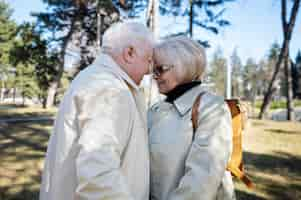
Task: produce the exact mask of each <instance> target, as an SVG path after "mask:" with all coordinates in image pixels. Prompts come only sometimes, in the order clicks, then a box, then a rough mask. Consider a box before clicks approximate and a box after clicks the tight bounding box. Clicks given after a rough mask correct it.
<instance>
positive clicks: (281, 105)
mask: <svg viewBox="0 0 301 200" xmlns="http://www.w3.org/2000/svg"><path fill="white" fill-rule="evenodd" d="M293 102H294V107H301V100H298V99H295V100H294V101H293ZM261 105H262V100H257V101H256V102H255V107H256V108H258V109H260V107H261ZM270 108H271V109H286V100H279V101H272V103H271V107H270Z"/></svg>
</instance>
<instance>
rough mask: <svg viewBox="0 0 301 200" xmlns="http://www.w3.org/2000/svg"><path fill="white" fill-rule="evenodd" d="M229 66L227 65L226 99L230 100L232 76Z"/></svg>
mask: <svg viewBox="0 0 301 200" xmlns="http://www.w3.org/2000/svg"><path fill="white" fill-rule="evenodd" d="M231 68H232V67H231V65H229V64H228V65H227V93H226V98H227V99H231V97H232V94H231V89H232V85H231V75H232V69H231Z"/></svg>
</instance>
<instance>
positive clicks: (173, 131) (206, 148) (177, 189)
mask: <svg viewBox="0 0 301 200" xmlns="http://www.w3.org/2000/svg"><path fill="white" fill-rule="evenodd" d="M204 91H205V90H204V89H203V88H202V86H201V85H200V86H196V87H194V88H192V89H190V90H189V91H187V92H186V93H185V94H184V95H182V96H180V97H179V98H178V99H176V100H175V102H174V103H173V104H170V103H167V102H160V103H158V104H155V105H154V106H153V107H152V108H151V109H150V110H149V113H148V125H149V142H150V165H151V191H150V193H151V199H152V200H213V199H214V200H215V199H218V200H221V199H223V200H228V199H235V195H234V188H233V182H232V177H231V175H230V173H229V172H228V171H226V166H227V162H228V160H229V158H230V155H231V152H232V127H231V120H232V118H231V114H230V111H229V109H228V107H227V105H226V104H225V102H224V99H223V98H221V97H219V96H215V95H213V94H211V93H209V92H205V94H204V95H203V96H202V98H201V100H200V106H199V115H198V124H199V128H198V129H197V131H196V133H195V139H194V140H193V141H192V135H193V129H192V121H191V108H192V105H193V103H194V101H195V99H196V97H197V96H198V95H199V94H200V93H201V92H204Z"/></svg>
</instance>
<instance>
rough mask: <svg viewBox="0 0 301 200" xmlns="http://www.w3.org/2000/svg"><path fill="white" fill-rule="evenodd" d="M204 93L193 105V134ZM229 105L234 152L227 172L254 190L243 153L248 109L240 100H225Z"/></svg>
mask: <svg viewBox="0 0 301 200" xmlns="http://www.w3.org/2000/svg"><path fill="white" fill-rule="evenodd" d="M202 94H203V93H201V94H200V95H199V96H198V97H197V99H196V101H195V102H194V104H193V107H192V112H191V120H192V126H193V133H195V131H196V129H197V128H198V123H197V121H198V108H199V104H200V99H201V96H202ZM225 102H226V103H227V104H228V106H229V109H230V112H231V115H232V130H233V137H232V142H233V150H232V154H231V158H230V161H229V163H228V165H227V170H228V171H230V172H231V174H232V176H234V177H236V178H238V179H240V180H241V181H242V182H243V183H244V184H245V185H246V186H247V187H249V188H252V187H253V183H252V181H251V180H250V179H249V178H248V177H247V175H246V174H245V173H244V168H243V151H242V132H243V129H244V126H245V122H246V118H247V116H246V109H244V107H243V106H242V104H241V102H240V101H239V100H238V99H228V100H225Z"/></svg>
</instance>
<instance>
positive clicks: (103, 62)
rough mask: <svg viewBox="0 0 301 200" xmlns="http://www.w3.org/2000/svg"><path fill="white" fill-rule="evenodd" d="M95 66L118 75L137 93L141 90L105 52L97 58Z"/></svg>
mask: <svg viewBox="0 0 301 200" xmlns="http://www.w3.org/2000/svg"><path fill="white" fill-rule="evenodd" d="M94 64H95V65H96V66H102V67H105V68H106V70H109V71H111V72H113V73H114V74H118V75H119V76H120V77H121V78H122V79H123V80H124V81H125V82H126V83H127V84H128V85H129V86H130V87H131V88H133V89H134V90H135V91H138V90H139V87H138V85H137V84H136V83H135V82H134V81H133V79H131V78H130V77H129V75H128V74H127V73H126V72H125V71H124V70H123V69H122V68H121V67H120V66H119V65H118V64H117V63H116V62H115V61H114V59H113V58H112V57H111V56H110V55H108V54H105V53H103V52H101V53H100V54H99V55H98V57H97V58H96V60H95V62H94Z"/></svg>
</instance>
